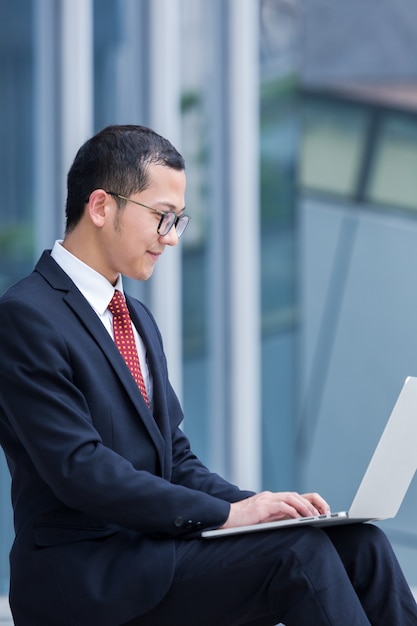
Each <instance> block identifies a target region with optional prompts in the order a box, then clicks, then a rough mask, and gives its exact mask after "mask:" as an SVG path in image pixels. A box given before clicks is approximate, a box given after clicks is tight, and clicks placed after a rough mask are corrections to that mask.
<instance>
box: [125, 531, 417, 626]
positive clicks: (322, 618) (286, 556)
mask: <svg viewBox="0 0 417 626" xmlns="http://www.w3.org/2000/svg"><path fill="white" fill-rule="evenodd" d="M279 622H282V623H283V624H285V626H321V625H323V626H324V625H326V626H330V625H332V626H369V624H374V625H375V626H393V625H394V624H395V626H416V625H417V605H416V603H415V600H414V598H413V596H412V594H411V591H410V589H409V587H408V585H407V583H406V581H405V578H404V576H403V573H402V571H401V569H400V566H399V564H398V562H397V559H396V557H395V555H394V553H393V550H392V548H391V545H390V543H389V541H388V540H387V538H386V536H385V534H384V533H383V532H382V531H381V530H380V529H379V528H378V527H376V526H373V525H371V524H352V525H343V526H333V527H328V528H326V530H324V529H320V528H317V527H307V526H304V527H303V528H293V529H281V530H275V531H263V532H260V533H252V534H247V535H239V536H237V535H236V536H233V537H225V538H221V539H210V540H208V539H193V540H190V541H186V540H181V541H178V542H177V566H176V572H175V577H174V580H173V584H172V586H171V588H170V590H169V592H168V594H167V595H166V596H165V598H164V599H163V600H162V601H161V602H160V604H159V605H158V606H156V607H155V608H154V609H153V610H152V611H150V612H149V613H146V614H145V615H142V616H139V617H137V618H135V619H133V620H131V621H129V622H127V623H126V624H125V625H124V626H161V624H164V626H168V625H172V626H179V625H181V626H209V625H210V626H235V625H236V626H237V625H244V624H246V625H248V626H249V625H251V626H273V625H275V624H277V623H279Z"/></svg>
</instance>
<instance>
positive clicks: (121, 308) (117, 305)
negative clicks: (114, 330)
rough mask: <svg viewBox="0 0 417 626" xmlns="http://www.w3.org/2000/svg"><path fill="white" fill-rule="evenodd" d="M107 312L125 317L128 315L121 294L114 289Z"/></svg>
mask: <svg viewBox="0 0 417 626" xmlns="http://www.w3.org/2000/svg"><path fill="white" fill-rule="evenodd" d="M108 308H109V311H110V313H112V315H125V314H126V313H127V314H129V311H128V308H127V305H126V300H125V299H124V297H123V294H122V292H121V291H119V290H118V289H115V291H114V294H113V297H112V299H111V300H110V302H109V307H108Z"/></svg>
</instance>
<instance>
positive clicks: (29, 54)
mask: <svg viewBox="0 0 417 626" xmlns="http://www.w3.org/2000/svg"><path fill="white" fill-rule="evenodd" d="M0 24H2V26H3V28H2V36H1V40H0V84H1V88H0V110H1V112H2V115H1V116H0V142H1V151H0V188H1V194H2V202H1V206H0V292H1V291H4V289H5V288H6V287H7V286H8V285H10V284H11V283H12V282H15V280H17V279H18V278H19V277H21V276H22V275H23V274H25V273H26V272H28V271H29V269H30V268H31V266H32V260H33V248H34V216H33V209H34V184H33V178H34V177H33V161H34V159H33V128H34V125H33V115H32V111H33V104H34V102H33V101H34V86H33V80H34V62H33V59H34V55H33V2H32V1H31V0H16V2H0Z"/></svg>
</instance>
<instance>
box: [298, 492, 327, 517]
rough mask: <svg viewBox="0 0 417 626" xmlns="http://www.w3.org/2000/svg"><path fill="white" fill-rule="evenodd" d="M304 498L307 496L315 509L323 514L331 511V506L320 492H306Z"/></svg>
mask: <svg viewBox="0 0 417 626" xmlns="http://www.w3.org/2000/svg"><path fill="white" fill-rule="evenodd" d="M303 498H306V499H307V500H308V501H309V502H311V504H312V505H313V506H314V507H315V509H316V510H317V511H318V512H319V513H320V514H321V515H322V514H326V513H330V506H329V504H328V503H327V502H326V500H324V498H322V497H321V496H320V495H319V494H318V493H305V494H303Z"/></svg>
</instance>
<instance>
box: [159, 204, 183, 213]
mask: <svg viewBox="0 0 417 626" xmlns="http://www.w3.org/2000/svg"><path fill="white" fill-rule="evenodd" d="M158 204H159V206H164V207H166V208H167V210H168V211H172V212H173V213H176V209H175V206H174V205H173V204H170V203H169V202H159V203H158V202H157V203H156V205H158ZM160 210H161V211H162V209H160ZM184 211H185V207H183V208H182V209H180V210H179V211H178V215H182V213H184Z"/></svg>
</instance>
